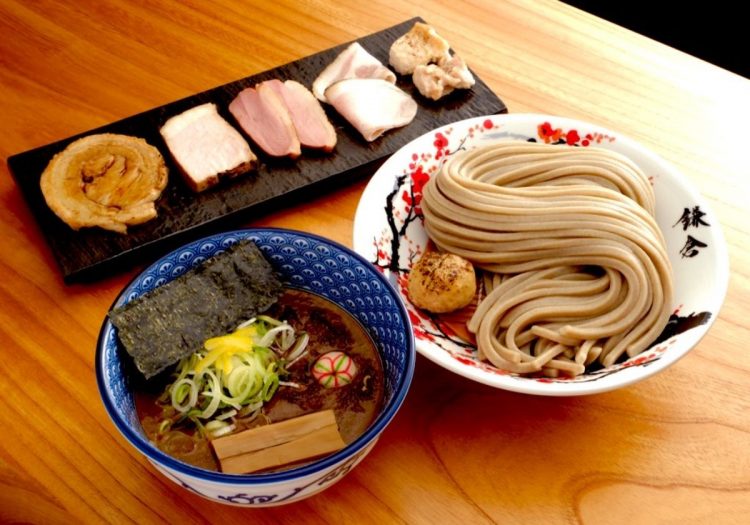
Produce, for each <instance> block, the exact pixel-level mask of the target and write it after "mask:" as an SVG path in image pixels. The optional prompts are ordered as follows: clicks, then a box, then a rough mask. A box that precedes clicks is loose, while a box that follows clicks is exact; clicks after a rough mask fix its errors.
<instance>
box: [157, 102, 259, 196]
mask: <svg viewBox="0 0 750 525" xmlns="http://www.w3.org/2000/svg"><path fill="white" fill-rule="evenodd" d="M160 132H161V135H162V137H164V141H165V142H166V144H167V147H168V148H169V151H170V153H171V154H172V157H174V160H175V162H177V164H178V165H179V166H180V170H181V171H182V174H183V176H184V178H185V182H186V183H187V184H188V186H190V188H191V189H192V190H193V191H196V192H200V191H204V190H206V189H208V188H210V187H211V186H214V185H215V184H217V183H218V182H219V179H220V178H222V177H234V176H237V175H240V174H242V173H245V172H247V171H250V170H251V169H253V168H254V167H255V163H256V161H257V158H256V157H255V154H254V153H253V152H252V150H251V149H250V146H249V145H248V143H247V141H245V139H244V138H243V137H242V135H241V134H240V133H239V132H238V131H237V130H236V129H234V128H233V127H232V126H231V125H230V124H229V123H228V122H227V121H226V120H224V119H223V118H222V117H221V115H219V112H218V111H217V109H216V105H215V104H213V103H207V104H202V105H200V106H196V107H194V108H191V109H189V110H187V111H185V112H183V113H180V114H179V115H176V116H174V117H172V118H170V119H169V120H167V122H166V123H165V124H164V125H163V126H162V127H161V130H160Z"/></svg>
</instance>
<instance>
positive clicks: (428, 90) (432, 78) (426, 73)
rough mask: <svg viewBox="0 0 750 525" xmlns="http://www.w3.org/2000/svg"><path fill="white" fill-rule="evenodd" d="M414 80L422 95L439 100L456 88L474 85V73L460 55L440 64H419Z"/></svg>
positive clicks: (415, 70)
mask: <svg viewBox="0 0 750 525" xmlns="http://www.w3.org/2000/svg"><path fill="white" fill-rule="evenodd" d="M412 80H413V81H414V85H415V86H417V89H418V90H419V92H420V93H421V94H422V96H425V97H427V98H430V99H432V100H438V99H439V98H441V97H443V96H445V95H447V94H448V93H451V92H452V91H453V90H454V89H467V88H470V87H471V86H473V85H474V75H472V74H471V71H469V68H468V67H466V63H465V62H464V61H463V60H462V59H461V58H460V57H459V56H458V55H453V56H452V57H451V58H450V59H448V60H444V61H442V62H440V63H438V64H428V65H420V66H417V67H416V69H414V74H413V75H412Z"/></svg>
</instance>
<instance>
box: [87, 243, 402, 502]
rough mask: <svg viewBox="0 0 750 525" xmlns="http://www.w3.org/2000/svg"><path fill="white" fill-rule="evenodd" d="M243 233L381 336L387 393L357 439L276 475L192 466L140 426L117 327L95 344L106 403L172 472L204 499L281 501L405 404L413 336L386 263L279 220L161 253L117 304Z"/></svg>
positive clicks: (305, 285)
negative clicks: (377, 264)
mask: <svg viewBox="0 0 750 525" xmlns="http://www.w3.org/2000/svg"><path fill="white" fill-rule="evenodd" d="M242 239H250V240H252V241H253V242H255V244H256V245H257V246H258V248H260V249H261V250H262V251H263V253H264V254H265V256H266V258H267V259H268V260H269V261H270V262H271V264H272V265H273V267H274V269H275V270H276V271H277V272H278V273H279V275H280V277H281V279H282V281H283V282H284V284H285V285H286V286H291V287H295V288H300V289H304V290H308V291H311V292H314V293H317V294H319V295H321V296H323V297H326V298H327V299H329V300H331V301H333V302H334V303H336V304H338V305H339V306H341V307H342V308H344V309H345V310H346V311H347V312H349V313H350V314H352V315H353V316H354V317H356V318H357V319H358V320H359V322H360V323H361V324H362V325H363V326H364V327H365V328H366V329H367V330H368V332H369V333H370V335H371V336H372V338H373V340H374V341H375V343H376V345H377V347H378V350H379V352H380V356H381V358H382V360H383V368H384V371H385V402H384V407H383V410H382V411H381V413H380V414H379V416H378V417H377V419H376V420H375V422H374V423H373V424H372V425H371V426H370V428H369V429H368V430H367V431H366V432H365V433H364V434H363V435H362V436H360V437H359V438H358V439H357V440H355V441H354V442H353V443H351V444H349V445H348V446H347V447H345V448H344V449H342V450H340V451H339V452H337V453H335V454H332V455H329V456H326V457H324V458H322V459H319V460H317V461H315V462H314V463H311V464H308V465H305V466H303V467H298V468H294V469H290V470H287V471H284V472H278V473H271V474H253V475H231V474H223V473H220V472H213V471H208V470H204V469H200V468H197V467H193V466H191V465H188V464H186V463H183V462H181V461H178V460H176V459H174V458H172V457H171V456H169V455H167V454H165V453H163V452H161V451H160V450H159V449H158V448H156V447H155V446H154V445H152V444H151V443H150V442H149V440H148V438H147V437H146V435H145V433H144V432H143V430H142V428H141V424H140V422H139V420H138V415H137V413H136V410H135V404H134V400H133V395H132V392H131V390H130V386H129V381H128V377H127V376H126V375H125V372H124V367H123V365H122V362H121V357H122V356H123V355H125V353H124V350H123V349H122V348H121V347H120V345H119V343H118V340H117V335H116V331H115V329H114V326H113V325H112V324H111V323H110V322H109V320H105V322H104V324H103V325H102V329H101V333H100V335H99V341H98V344H97V352H96V376H97V382H98V385H99V392H100V394H101V397H102V400H103V402H104V406H105V407H106V409H107V412H108V413H109V416H110V417H111V418H112V421H113V422H114V423H115V426H116V427H117V429H118V430H119V431H120V432H121V433H122V434H123V436H125V438H126V439H127V440H128V441H129V442H130V444H131V445H133V446H134V447H135V448H136V449H137V450H138V451H139V452H141V453H142V454H144V455H145V456H146V458H147V459H148V460H149V461H150V462H151V463H152V464H153V465H154V466H155V467H156V468H157V469H158V470H159V471H161V472H162V473H163V474H164V475H165V476H166V477H167V478H169V479H171V480H172V481H174V482H175V483H177V484H179V485H181V486H182V487H184V488H186V489H188V490H190V491H192V492H195V493H197V494H200V495H201V496H204V497H206V498H209V499H212V500H215V501H218V502H221V503H227V504H235V505H245V506H253V507H260V506H270V505H281V504H284V503H290V502H293V501H297V500H300V499H303V498H306V497H308V496H311V495H313V494H315V493H317V492H319V491H321V490H323V489H325V488H326V487H328V486H330V485H332V484H333V483H335V482H336V481H338V480H339V479H341V478H342V477H343V476H344V475H346V474H347V473H348V472H349V471H350V470H351V469H352V468H354V467H355V466H356V465H357V464H358V463H359V462H360V461H362V459H363V458H364V457H365V456H366V455H367V453H368V452H369V451H370V450H371V449H372V447H373V446H374V444H375V442H376V441H377V438H378V437H379V436H380V433H381V432H382V431H383V430H384V429H385V427H386V426H387V425H388V423H389V422H390V421H391V419H393V416H394V415H395V414H396V412H397V411H398V409H399V407H400V406H401V404H402V402H403V400H404V398H405V396H406V393H407V391H408V389H409V385H410V383H411V379H412V375H413V373H414V361H415V355H416V354H415V349H414V336H413V333H412V327H411V324H410V321H409V317H408V314H407V312H406V309H405V308H404V305H403V303H402V302H401V299H400V298H399V296H398V294H397V292H396V291H395V290H394V289H393V287H392V286H391V284H390V283H389V282H388V280H387V279H385V278H384V277H383V275H382V274H381V272H379V271H378V270H376V269H375V268H374V267H373V266H372V265H371V264H370V263H368V262H367V261H366V260H365V259H363V258H362V257H361V256H359V255H357V254H356V253H354V252H352V251H351V250H349V249H348V248H345V247H344V246H342V245H340V244H338V243H335V242H333V241H330V240H327V239H324V238H322V237H319V236H316V235H313V234H308V233H302V232H296V231H291V230H283V229H274V228H268V229H247V230H236V231H230V232H226V233H220V234H216V235H212V236H209V237H206V238H204V239H201V240H198V241H195V242H192V243H190V244H187V245H185V246H183V247H181V248H178V249H177V250H174V251H173V252H171V253H169V254H167V255H165V256H164V257H162V258H161V259H159V260H158V261H156V262H155V263H153V264H152V265H151V266H149V267H148V268H146V269H145V270H144V271H143V272H142V273H141V274H140V275H138V276H137V277H136V278H135V279H134V280H133V281H132V282H131V283H130V284H129V285H128V286H127V287H126V288H125V289H124V290H123V291H122V293H121V294H120V295H119V297H118V298H117V299H116V300H115V302H114V304H113V306H112V307H113V308H115V307H117V306H121V305H123V304H125V303H127V302H129V301H131V300H133V299H134V298H136V297H138V296H140V295H143V294H145V293H146V292H148V291H150V290H153V289H154V288H157V287H159V286H161V285H163V284H165V283H167V282H169V281H171V280H173V279H175V278H176V277H178V276H180V275H182V274H183V273H185V272H186V271H188V270H189V269H190V268H192V267H194V266H197V265H199V264H201V263H202V262H203V261H205V260H206V259H208V258H209V257H211V256H213V255H215V254H217V253H219V252H221V251H223V250H225V249H226V248H228V247H229V246H231V245H233V244H235V243H237V242H239V241H240V240H242Z"/></svg>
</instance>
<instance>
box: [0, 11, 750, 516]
mask: <svg viewBox="0 0 750 525" xmlns="http://www.w3.org/2000/svg"><path fill="white" fill-rule="evenodd" d="M71 4H72V5H71V6H69V7H63V6H61V5H60V4H58V3H56V2H50V1H46V0H45V1H41V2H33V3H32V2H25V1H20V0H7V1H5V2H3V3H2V7H0V30H1V31H2V35H3V37H2V39H1V40H0V42H1V43H0V63H1V65H2V67H1V68H0V86H2V91H1V93H2V96H1V97H0V115H2V123H3V132H2V136H1V138H0V157H2V159H3V165H2V174H0V198H1V199H2V207H3V212H2V214H1V218H0V239H2V259H1V260H0V275H2V278H1V279H0V348H1V352H2V369H3V373H2V374H0V396H2V403H0V422H1V426H0V436H2V437H1V438H0V521H2V522H7V521H28V522H35V523H55V522H88V523H98V522H102V521H108V522H138V523H151V522H164V521H166V522H174V523H198V522H216V523H234V522H240V521H243V522H252V523H258V524H260V523H279V522H281V523H303V522H323V521H324V520H326V521H328V522H330V523H345V522H353V523H367V522H369V523H391V522H407V523H488V522H498V523H558V522H583V523H601V522H607V523H644V522H665V521H670V522H675V523H687V522H698V523H708V522H711V523H718V522H725V523H731V522H734V523H741V522H744V523H747V521H746V520H747V519H748V515H749V514H750V395H748V394H750V352H748V350H747V341H749V340H750V330H749V329H748V328H749V327H750V322H749V321H748V318H747V311H748V307H749V306H750V304H748V297H750V275H749V274H748V263H749V262H750V250H749V249H748V246H750V236H749V235H748V223H747V220H748V218H749V217H748V213H747V211H746V210H747V206H748V197H750V191H749V188H748V182H747V181H748V178H749V177H748V175H750V173H749V169H748V167H750V155H749V154H748V151H750V146H748V136H750V135H749V134H748V131H747V125H748V123H750V103H748V101H750V81H748V80H747V79H744V78H741V77H739V76H736V75H734V74H731V73H728V72H726V71H724V70H721V69H719V68H717V67H714V66H712V65H710V64H707V63H705V62H702V61H700V60H697V59H695V58H693V57H690V56H687V55H685V54H683V53H680V52H678V51H675V50H673V49H670V48H668V47H665V46H663V45H660V44H658V43H656V42H653V41H651V40H648V39H647V38H644V37H642V36H639V35H637V34H634V33H632V32H629V31H626V30H624V29H622V28H619V27H617V26H615V25H612V24H610V23H608V22H605V21H602V20H600V19H597V18H595V17H593V16H590V15H588V14H586V13H584V12H581V11H578V10H576V9H573V8H570V7H568V6H566V5H563V4H560V3H556V2H548V1H543V2H537V1H534V2H522V1H503V2H495V1H491V0H474V1H471V2H468V3H461V2H439V1H430V0H422V1H417V2H387V1H381V0H369V1H367V2H356V3H355V2H340V1H330V2H327V1H316V0H311V1H308V2H304V3H301V2H299V3H298V2H294V1H292V0H287V1H282V2H279V1H274V2H270V1H269V2H256V3H255V4H256V5H254V6H248V5H245V4H246V3H245V2H231V1H229V0H225V1H217V2H199V1H194V2H188V3H179V4H178V3H176V2H175V3H168V2H145V1H144V2H136V1H129V2H127V1H122V0H117V1H113V0H104V1H101V2H93V1H80V2H71ZM345 4H351V5H349V6H347V5H345ZM416 15H419V16H422V17H424V18H425V19H426V20H427V21H429V22H430V23H432V24H433V25H434V26H435V27H436V28H437V29H438V30H439V32H440V33H441V34H443V35H444V36H445V37H446V38H447V39H448V40H449V41H450V42H451V44H452V45H453V47H454V48H455V49H456V50H458V51H460V53H461V54H462V55H463V56H464V58H465V59H466V61H467V62H468V63H469V64H470V66H471V67H473V68H474V70H475V71H476V72H477V73H478V74H479V76H480V77H481V78H483V79H484V80H485V81H486V82H487V83H488V85H489V86H490V87H491V88H492V89H493V90H494V91H495V92H496V93H497V94H498V95H499V96H500V97H501V98H502V99H503V100H504V101H505V103H506V104H507V105H508V107H509V109H510V111H511V112H516V113H518V112H541V113H549V114H559V115H563V116H569V117H574V118H579V119H582V120H587V121H591V122H595V123H598V124H601V125H604V126H606V127H610V128H612V129H615V130H619V131H620V132H622V133H624V134H627V135H630V136H631V137H633V138H635V139H636V140H639V141H640V142H642V143H643V144H645V145H646V146H648V147H650V148H652V149H653V150H654V151H656V152H658V153H659V154H660V155H662V156H663V157H665V158H666V159H667V160H669V161H671V162H672V163H674V164H675V165H677V166H678V167H679V168H680V169H681V170H682V171H683V172H684V173H685V174H686V175H687V176H688V177H689V178H690V179H691V180H692V181H693V182H694V184H695V185H697V186H698V188H699V189H700V190H701V191H702V192H703V194H704V195H705V196H706V197H707V198H708V200H709V201H710V202H711V204H712V205H713V207H714V209H715V210H716V212H717V213H718V215H719V217H720V219H721V222H722V226H723V228H724V233H725V235H726V238H727V241H728V243H729V252H730V259H731V268H732V276H731V279H730V285H729V293H728V295H727V298H726V303H725V304H724V307H723V309H722V310H721V313H720V315H719V317H718V319H717V321H716V324H715V325H714V326H713V328H712V329H711V331H710V332H709V334H708V335H707V336H706V337H705V338H704V339H703V341H702V342H701V343H700V344H699V346H698V347H697V348H696V349H695V350H694V351H693V352H692V353H690V354H689V355H688V356H687V357H686V358H684V359H683V360H681V361H680V362H678V363H677V364H676V365H675V366H673V367H672V368H670V369H669V370H667V371H665V372H664V373H662V374H660V375H658V376H656V377H654V378H651V379H649V380H647V381H645V382H643V383H640V384H637V385H635V386H632V387H630V388H626V389H624V390H621V391H616V392H611V393H607V394H601V395H596V396H590V397H582V398H569V399H555V398H541V397H530V396H524V395H517V394H513V393H509V392H504V391H499V390H495V389H492V388H489V387H485V386H482V385H479V384H476V383H472V382H469V381H468V380H465V379H463V378H461V377H458V376H455V375H453V374H451V373H449V372H447V371H444V370H443V369H441V368H438V367H437V366H435V365H433V364H432V363H431V362H428V361H427V360H426V359H424V358H421V357H420V358H419V360H418V362H417V371H416V375H415V379H414V383H413V385H412V389H411V391H410V393H409V395H408V397H407V399H406V402H405V404H404V406H403V408H402V409H401V411H400V412H399V414H398V415H397V417H396V418H395V420H394V422H393V423H392V424H391V425H390V426H389V427H388V429H387V430H386V432H385V433H384V435H383V437H382V439H381V440H380V442H379V443H378V445H377V447H376V448H375V450H374V451H373V452H372V454H371V455H370V456H368V457H367V459H366V460H365V461H364V462H363V464H362V465H361V466H359V467H358V468H357V469H356V470H355V471H354V472H352V473H351V474H350V475H349V476H348V477H346V478H345V479H344V480H343V481H341V482H340V483H339V484H337V485H335V486H334V487H332V488H331V489H329V490H328V491H326V492H324V493H322V494H321V495H318V496H316V497H313V498H311V499H308V500H305V501H303V502H301V503H297V504H293V505H290V506H286V507H283V508H274V509H265V510H247V509H237V508H232V507H225V506H222V505H219V504H215V503H211V502H208V501H205V500H203V499H201V498H200V497H198V496H195V495H193V494H190V493H188V492H187V491H184V490H182V489H180V488H178V487H177V486H175V485H173V484H172V483H171V482H169V481H167V480H166V479H165V478H163V477H162V476H161V475H159V474H158V473H157V472H156V471H155V470H154V469H153V468H152V467H151V466H150V464H148V463H147V461H146V460H145V459H144V458H143V457H142V456H140V455H139V454H137V453H136V452H135V450H134V449H133V448H131V447H130V446H129V445H128V444H127V442H126V441H125V440H124V439H123V438H122V437H121V436H120V435H119V434H118V432H117V430H116V429H115V427H114V425H113V424H112V423H111V422H110V420H109V418H108V417H107V414H106V413H105V410H104V408H103V406H102V404H101V402H100V401H99V394H98V391H97V387H96V382H95V378H94V370H93V361H94V348H95V344H96V337H97V334H98V330H99V327H100V324H101V321H102V318H103V316H104V315H105V312H106V311H107V308H108V307H109V305H110V303H111V302H112V300H113V299H114V297H115V295H116V294H117V293H118V291H119V290H120V289H121V288H122V287H123V286H124V284H125V283H126V282H127V281H128V280H129V279H130V278H131V277H132V275H133V274H134V273H135V272H136V271H137V269H136V268H134V269H132V270H130V271H127V272H125V273H119V274H116V275H112V276H110V277H107V278H105V279H103V280H101V281H98V282H96V283H93V284H85V285H82V284H79V285H72V286H65V285H63V284H62V280H61V277H60V274H59V272H58V270H57V268H56V266H55V262H54V260H53V258H52V255H51V252H50V251H49V249H48V248H47V246H46V244H45V243H44V241H43V239H42V235H41V233H40V231H39V229H38V227H37V225H36V223H35V221H34V219H33V217H32V215H31V213H30V211H29V209H28V208H27V206H26V204H25V203H24V202H23V200H22V198H21V194H20V192H19V190H18V188H17V187H16V185H15V183H14V182H13V180H12V179H11V178H10V176H9V174H8V170H7V164H6V162H5V160H6V159H7V157H8V156H9V155H11V154H13V153H17V152H20V151H24V150H27V149H30V148H32V147H35V146H39V145H43V144H46V143H48V142H51V141H54V140H58V139H61V138H65V137H67V136H69V135H72V134H75V133H78V132H82V131H85V130H87V129H91V128H94V127H96V126H99V125H102V124H105V123H108V122H111V121H114V120H117V119H119V118H122V117H125V116H128V115H131V114H134V113H137V112H140V111H143V110H146V109H149V108H152V107H155V106H159V105H161V104H164V103H167V102H170V101H172V100H175V99H178V98H182V97H185V96H188V95H190V94H193V93H196V92H199V91H202V90H204V89H207V88H210V87H213V86H216V85H220V84H223V83H226V82H229V81H232V80H236V79H238V78H242V77H244V76H247V75H249V74H252V73H255V72H260V71H263V70H266V69H268V68H271V67H273V66H277V65H281V64H283V63H286V62H289V61H291V60H294V59H297V58H301V57H303V56H307V55H309V54H311V53H313V52H316V51H319V50H323V49H326V48H328V47H331V46H333V45H335V44H339V43H342V42H345V41H348V40H351V39H355V38H358V37H361V36H363V35H366V34H369V33H372V32H374V31H377V30H380V29H383V28H385V27H388V26H391V25H393V24H396V23H398V22H401V21H403V20H405V19H407V18H410V17H412V16H416ZM366 182H367V180H361V181H359V182H356V183H354V184H352V185H350V186H347V187H342V188H340V189H339V190H337V191H335V192H333V193H331V194H330V195H327V196H325V197H323V198H319V199H317V200H314V201H312V202H310V203H307V204H304V205H300V206H296V207H294V208H292V209H286V210H282V211H279V212H277V213H274V214H271V215H267V216H264V217H259V218H257V220H253V221H252V222H250V223H249V224H251V225H276V226H284V227H289V228H297V229H301V230H307V231H312V232H315V233H319V234H324V235H326V236H328V237H331V238H333V239H336V240H338V241H341V242H343V243H345V244H349V245H350V244H351V241H352V238H351V231H352V218H353V214H354V210H355V208H356V206H357V202H358V199H359V196H360V193H361V192H362V190H363V188H364V186H365V184H366Z"/></svg>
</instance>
